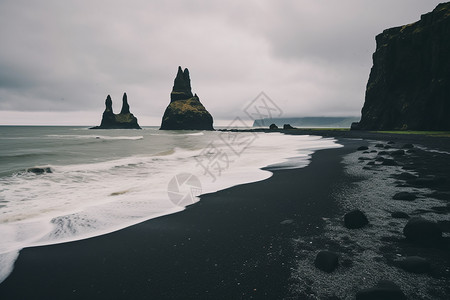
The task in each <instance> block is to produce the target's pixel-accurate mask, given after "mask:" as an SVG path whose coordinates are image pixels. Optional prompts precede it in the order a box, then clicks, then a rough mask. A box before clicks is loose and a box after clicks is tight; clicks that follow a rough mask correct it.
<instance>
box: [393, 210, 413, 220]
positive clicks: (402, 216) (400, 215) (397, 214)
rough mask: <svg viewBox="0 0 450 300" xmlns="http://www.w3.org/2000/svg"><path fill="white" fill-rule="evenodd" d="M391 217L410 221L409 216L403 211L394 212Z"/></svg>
mask: <svg viewBox="0 0 450 300" xmlns="http://www.w3.org/2000/svg"><path fill="white" fill-rule="evenodd" d="M391 216H392V217H393V218H396V219H409V215H408V214H407V213H405V212H402V211H394V212H393V213H392V214H391Z"/></svg>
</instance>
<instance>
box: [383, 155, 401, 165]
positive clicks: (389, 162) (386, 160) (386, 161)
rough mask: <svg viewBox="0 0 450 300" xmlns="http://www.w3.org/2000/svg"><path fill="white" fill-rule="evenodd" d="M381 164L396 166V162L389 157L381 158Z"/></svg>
mask: <svg viewBox="0 0 450 300" xmlns="http://www.w3.org/2000/svg"><path fill="white" fill-rule="evenodd" d="M380 153H381V152H380ZM381 164H382V165H383V166H398V163H397V162H396V161H395V160H393V159H390V158H386V159H384V160H383V162H382V163H381Z"/></svg>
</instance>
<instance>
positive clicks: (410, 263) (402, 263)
mask: <svg viewBox="0 0 450 300" xmlns="http://www.w3.org/2000/svg"><path fill="white" fill-rule="evenodd" d="M395 264H396V265H397V266H399V267H400V268H402V269H403V270H405V271H407V272H411V273H417V274H422V273H427V272H428V271H429V270H430V263H429V262H428V260H426V259H425V258H423V257H419V256H409V257H407V258H405V259H403V260H398V261H395Z"/></svg>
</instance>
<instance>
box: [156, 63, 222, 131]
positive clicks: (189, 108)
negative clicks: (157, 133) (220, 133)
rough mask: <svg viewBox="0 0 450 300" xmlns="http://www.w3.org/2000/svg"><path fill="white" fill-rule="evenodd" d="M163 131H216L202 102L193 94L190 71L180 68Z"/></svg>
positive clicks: (163, 121)
mask: <svg viewBox="0 0 450 300" xmlns="http://www.w3.org/2000/svg"><path fill="white" fill-rule="evenodd" d="M160 129H161V130H214V128H213V118H212V116H211V114H210V113H209V112H208V111H207V110H206V108H205V107H204V106H203V104H202V103H201V102H200V100H199V98H198V96H197V94H195V95H193V94H192V89H191V78H190V76H189V70H188V69H184V71H183V70H182V69H181V67H178V72H177V76H176V77H175V80H174V84H173V89H172V93H170V104H169V105H168V106H167V108H166V110H165V112H164V115H163V118H162V122H161V128H160Z"/></svg>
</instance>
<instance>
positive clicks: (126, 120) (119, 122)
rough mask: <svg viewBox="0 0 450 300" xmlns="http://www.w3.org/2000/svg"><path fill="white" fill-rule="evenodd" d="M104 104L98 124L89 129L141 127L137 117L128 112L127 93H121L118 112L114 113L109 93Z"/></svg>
mask: <svg viewBox="0 0 450 300" xmlns="http://www.w3.org/2000/svg"><path fill="white" fill-rule="evenodd" d="M105 106H106V108H105V111H104V112H103V117H102V122H101V124H100V126H95V127H92V128H91V129H141V127H140V126H139V124H138V122H137V118H136V117H135V116H134V115H133V114H132V113H130V105H128V99H127V93H124V94H123V98H122V109H121V111H120V114H114V112H113V108H112V100H111V96H110V95H108V97H106V101H105Z"/></svg>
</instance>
